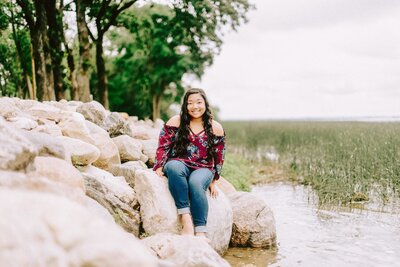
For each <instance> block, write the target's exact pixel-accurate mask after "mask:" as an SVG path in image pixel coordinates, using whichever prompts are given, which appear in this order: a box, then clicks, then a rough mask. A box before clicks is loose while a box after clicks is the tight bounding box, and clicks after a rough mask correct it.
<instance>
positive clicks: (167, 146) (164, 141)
mask: <svg viewBox="0 0 400 267" xmlns="http://www.w3.org/2000/svg"><path fill="white" fill-rule="evenodd" d="M177 129H178V128H177V127H174V126H169V125H167V124H165V125H164V127H163V128H162V129H161V132H160V137H159V139H158V147H157V151H156V157H155V163H154V166H153V170H154V171H155V170H157V169H158V168H160V167H164V165H165V163H166V162H167V160H168V157H169V153H170V151H171V148H172V145H173V143H174V141H175V134H176V132H177Z"/></svg>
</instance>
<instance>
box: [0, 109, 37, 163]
mask: <svg viewBox="0 0 400 267" xmlns="http://www.w3.org/2000/svg"><path fill="white" fill-rule="evenodd" d="M0 144H1V148H0V169H2V170H22V169H24V168H25V167H26V166H27V165H28V164H29V163H30V162H31V161H32V160H33V159H34V158H35V157H36V155H37V154H38V150H37V148H36V147H35V146H34V145H33V144H32V143H31V142H30V141H29V140H28V139H26V138H25V137H24V136H23V135H22V134H20V132H19V131H18V130H17V129H15V128H13V127H10V126H9V125H7V123H6V122H5V121H4V119H3V118H1V117H0Z"/></svg>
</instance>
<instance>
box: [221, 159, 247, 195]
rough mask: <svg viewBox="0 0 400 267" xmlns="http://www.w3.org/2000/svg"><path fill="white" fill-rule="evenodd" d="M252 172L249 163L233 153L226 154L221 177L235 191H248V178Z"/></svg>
mask: <svg viewBox="0 0 400 267" xmlns="http://www.w3.org/2000/svg"><path fill="white" fill-rule="evenodd" d="M253 174H254V170H253V169H252V167H251V164H250V161H249V160H247V159H246V158H244V157H241V156H239V155H238V154H234V153H227V155H226V158H225V162H224V166H223V168H222V177H224V178H225V179H226V180H228V181H229V182H230V183H231V184H232V185H233V186H234V187H235V188H236V190H241V191H250V180H251V179H250V178H251V177H252V176H253Z"/></svg>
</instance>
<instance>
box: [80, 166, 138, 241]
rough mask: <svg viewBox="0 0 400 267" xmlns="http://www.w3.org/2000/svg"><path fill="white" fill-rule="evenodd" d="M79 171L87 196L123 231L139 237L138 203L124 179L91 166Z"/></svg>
mask: <svg viewBox="0 0 400 267" xmlns="http://www.w3.org/2000/svg"><path fill="white" fill-rule="evenodd" d="M81 171H82V174H83V176H84V179H85V185H86V193H87V195H88V196H90V197H91V198H93V199H95V200H96V201H97V202H99V203H100V204H101V205H102V206H104V207H105V208H106V209H107V210H108V211H109V212H110V214H111V215H112V216H113V217H114V219H115V221H116V222H117V223H118V224H119V225H121V226H122V227H123V228H124V229H125V230H127V231H128V232H131V233H133V234H134V235H135V236H139V225H140V214H139V211H138V209H139V203H138V201H137V198H136V194H135V191H134V190H133V189H132V188H131V187H130V186H129V185H128V184H127V182H126V181H125V179H124V177H121V176H119V177H118V176H116V177H115V176H113V175H112V174H111V173H109V172H107V171H104V170H101V169H98V168H96V167H93V166H87V167H83V168H81Z"/></svg>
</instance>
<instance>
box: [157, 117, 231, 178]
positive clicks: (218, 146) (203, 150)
mask: <svg viewBox="0 0 400 267" xmlns="http://www.w3.org/2000/svg"><path fill="white" fill-rule="evenodd" d="M177 132H178V127H174V126H170V125H167V124H165V125H164V127H163V128H162V129H161V132H160V138H159V140H158V148H157V152H156V162H155V164H154V167H153V170H156V169H158V168H160V167H164V165H165V164H166V163H167V162H168V161H169V160H179V161H181V162H183V163H184V164H186V165H187V166H188V167H190V168H193V169H199V168H207V169H209V170H210V171H212V172H213V173H214V179H215V180H218V179H219V176H220V175H221V170H222V164H223V163H224V154H225V136H216V135H214V137H213V140H212V141H213V142H214V154H215V156H214V158H213V159H212V160H208V159H207V142H208V140H207V135H206V134H202V133H203V132H204V130H203V131H202V132H200V133H198V134H195V133H193V132H191V133H190V135H189V141H190V144H189V145H188V147H187V153H186V155H185V156H182V157H179V158H178V157H176V154H175V149H174V148H173V145H174V142H175V139H176V133H177Z"/></svg>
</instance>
